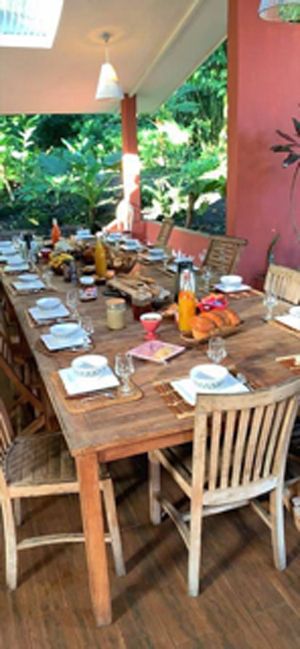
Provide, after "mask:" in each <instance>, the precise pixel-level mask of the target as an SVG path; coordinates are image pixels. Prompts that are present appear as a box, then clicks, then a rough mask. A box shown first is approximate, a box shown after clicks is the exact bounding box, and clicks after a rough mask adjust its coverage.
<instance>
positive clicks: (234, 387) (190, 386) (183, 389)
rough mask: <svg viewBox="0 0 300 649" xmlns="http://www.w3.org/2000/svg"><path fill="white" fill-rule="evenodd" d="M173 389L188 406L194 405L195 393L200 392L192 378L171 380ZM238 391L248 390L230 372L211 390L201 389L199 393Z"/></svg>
mask: <svg viewBox="0 0 300 649" xmlns="http://www.w3.org/2000/svg"><path fill="white" fill-rule="evenodd" d="M171 385H172V387H173V388H174V390H175V391H176V392H177V393H178V394H180V396H181V397H182V398H183V399H184V401H186V403H189V404H190V406H195V405H196V401H197V394H198V393H199V392H200V390H199V388H197V386H196V384H195V383H194V381H192V379H190V378H185V379H179V380H178V381H171ZM240 392H249V388H247V386H246V385H244V384H243V383H241V382H240V381H238V379H236V378H235V377H234V376H232V374H228V375H227V376H226V378H225V379H224V381H223V382H222V383H221V384H220V385H219V386H218V387H217V388H214V389H212V390H208V389H206V390H201V394H239V393H240Z"/></svg>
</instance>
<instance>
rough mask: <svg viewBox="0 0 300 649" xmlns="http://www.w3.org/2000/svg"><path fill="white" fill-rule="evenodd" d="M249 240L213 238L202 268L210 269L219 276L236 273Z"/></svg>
mask: <svg viewBox="0 0 300 649" xmlns="http://www.w3.org/2000/svg"><path fill="white" fill-rule="evenodd" d="M247 243H248V241H247V239H239V238H238V237H227V236H221V235H220V236H218V235H216V236H212V237H210V239H209V245H208V249H207V253H206V255H205V258H204V260H203V263H202V268H205V267H209V268H210V270H212V271H214V272H215V273H217V274H218V275H230V274H231V273H234V272H235V270H236V268H237V264H238V261H239V258H240V255H241V252H242V249H243V248H244V247H245V246H246V245H247Z"/></svg>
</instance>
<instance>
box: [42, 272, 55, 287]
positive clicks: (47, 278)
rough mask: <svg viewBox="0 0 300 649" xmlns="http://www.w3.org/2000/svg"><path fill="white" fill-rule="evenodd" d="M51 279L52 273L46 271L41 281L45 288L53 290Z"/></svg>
mask: <svg viewBox="0 0 300 649" xmlns="http://www.w3.org/2000/svg"><path fill="white" fill-rule="evenodd" d="M52 278H53V273H52V271H51V270H49V269H47V270H45V271H44V272H43V273H42V280H43V282H44V284H45V285H46V287H47V288H53V284H52Z"/></svg>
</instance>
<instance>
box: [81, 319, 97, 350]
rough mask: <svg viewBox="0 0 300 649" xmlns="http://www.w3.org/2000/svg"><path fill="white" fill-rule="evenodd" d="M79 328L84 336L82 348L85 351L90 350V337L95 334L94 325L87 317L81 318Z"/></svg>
mask: <svg viewBox="0 0 300 649" xmlns="http://www.w3.org/2000/svg"><path fill="white" fill-rule="evenodd" d="M80 326H81V328H82V329H83V331H84V333H85V336H84V341H83V347H84V348H85V349H90V348H91V346H92V345H91V338H90V337H91V336H92V335H93V333H94V332H95V329H94V323H93V320H92V318H91V317H90V316H89V315H85V316H81V318H80Z"/></svg>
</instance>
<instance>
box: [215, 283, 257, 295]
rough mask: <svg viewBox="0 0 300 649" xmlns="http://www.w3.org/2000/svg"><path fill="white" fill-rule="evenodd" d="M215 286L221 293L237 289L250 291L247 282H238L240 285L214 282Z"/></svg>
mask: <svg viewBox="0 0 300 649" xmlns="http://www.w3.org/2000/svg"><path fill="white" fill-rule="evenodd" d="M215 288H217V289H218V291H222V293H238V292H239V291H250V290H251V286H249V284H240V286H225V285H224V284H215Z"/></svg>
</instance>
